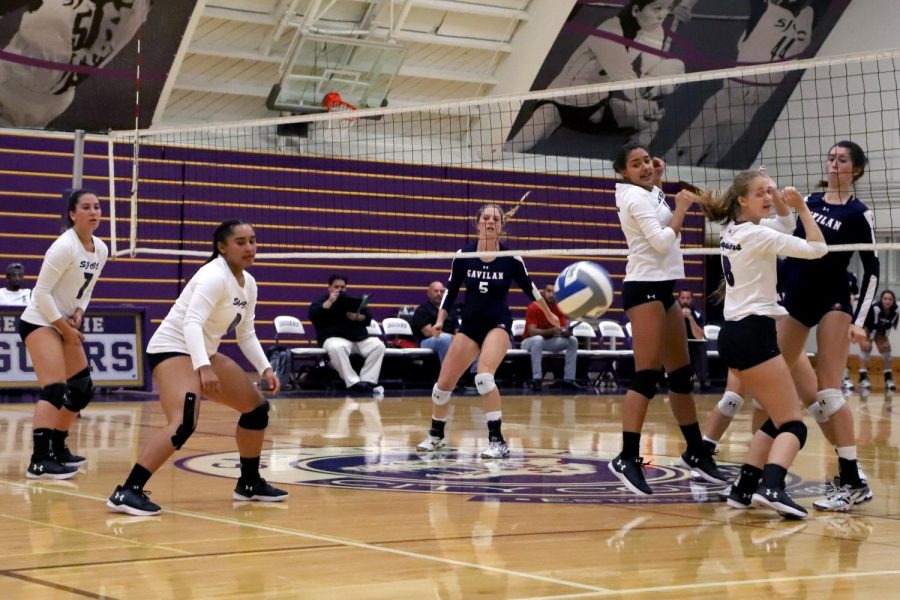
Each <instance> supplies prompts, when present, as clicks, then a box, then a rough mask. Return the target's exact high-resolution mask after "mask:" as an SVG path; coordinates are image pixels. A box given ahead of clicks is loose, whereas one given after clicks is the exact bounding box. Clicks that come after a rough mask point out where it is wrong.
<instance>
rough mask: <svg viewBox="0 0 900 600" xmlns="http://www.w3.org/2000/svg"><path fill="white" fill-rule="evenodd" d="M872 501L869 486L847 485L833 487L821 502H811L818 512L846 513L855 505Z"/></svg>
mask: <svg viewBox="0 0 900 600" xmlns="http://www.w3.org/2000/svg"><path fill="white" fill-rule="evenodd" d="M871 499H872V491H871V490H870V489H869V486H867V485H863V486H861V487H857V488H854V487H850V486H849V485H845V486H841V487H836V486H834V485H832V486H831V488H830V489H829V490H828V493H827V495H826V496H825V497H824V498H822V499H821V500H816V501H815V502H813V506H815V507H816V508H817V509H818V510H826V511H833V512H847V511H848V510H850V509H851V508H853V506H854V505H856V504H862V503H863V502H867V501H869V500H871Z"/></svg>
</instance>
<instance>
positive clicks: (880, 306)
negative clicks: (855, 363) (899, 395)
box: [859, 290, 898, 392]
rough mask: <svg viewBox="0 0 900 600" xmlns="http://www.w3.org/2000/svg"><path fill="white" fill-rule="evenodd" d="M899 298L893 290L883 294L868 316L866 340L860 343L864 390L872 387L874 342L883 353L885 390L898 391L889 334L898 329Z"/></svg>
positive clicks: (860, 365) (861, 374)
mask: <svg viewBox="0 0 900 600" xmlns="http://www.w3.org/2000/svg"><path fill="white" fill-rule="evenodd" d="M897 318H898V313H897V296H895V295H894V292H892V291H891V290H884V291H883V292H881V297H880V298H879V299H878V300H876V301H875V302H873V303H872V306H871V307H869V312H868V314H867V315H866V321H865V323H864V325H863V327H864V328H865V330H866V339H865V340H862V341H861V342H860V343H859V385H860V387H862V388H864V389H868V388H870V387H871V384H870V383H869V356H870V355H871V354H872V341H873V340H874V341H875V346H876V347H877V348H878V351H879V352H880V353H881V358H882V360H883V361H884V389H885V390H887V391H889V392H893V391H894V390H895V389H897V386H896V385H895V384H894V375H893V373H891V361H892V357H891V340H889V339H888V334H889V333H890V330H891V329H897Z"/></svg>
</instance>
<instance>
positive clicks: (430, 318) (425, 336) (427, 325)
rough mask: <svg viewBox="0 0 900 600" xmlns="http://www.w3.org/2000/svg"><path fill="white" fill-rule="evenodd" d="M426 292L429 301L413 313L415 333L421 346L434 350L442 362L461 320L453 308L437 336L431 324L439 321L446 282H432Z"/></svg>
mask: <svg viewBox="0 0 900 600" xmlns="http://www.w3.org/2000/svg"><path fill="white" fill-rule="evenodd" d="M426 293H427V295H428V302H425V303H423V304H420V305H419V306H418V307H417V308H416V312H415V313H413V317H412V330H413V335H414V336H415V337H416V342H417V343H418V344H419V346H420V347H421V348H428V349H430V350H434V351H435V352H436V353H437V355H438V359H439V360H440V361H441V362H444V357H445V356H446V355H447V349H448V348H450V342H452V341H453V334H455V333H456V330H457V328H458V327H459V322H458V321H457V318H456V309H455V308H453V309H451V310H450V312H449V314H448V315H447V318H446V319H445V320H444V329H443V331H442V332H441V333H440V335H438V336H437V337H435V335H434V333H435V332H434V330H433V329H432V328H431V326H432V325H434V323H435V321H437V317H438V309H439V308H440V306H441V299H442V298H443V297H444V284H443V283H441V282H440V281H433V282H431V285H430V286H428V291H427V292H426Z"/></svg>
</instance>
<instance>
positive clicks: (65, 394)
mask: <svg viewBox="0 0 900 600" xmlns="http://www.w3.org/2000/svg"><path fill="white" fill-rule="evenodd" d="M100 214H101V213H100V200H98V199H97V195H96V194H94V193H93V192H90V191H88V190H75V191H73V192H72V193H71V194H70V195H69V202H68V213H67V220H68V227H67V228H66V230H65V231H64V232H63V233H62V235H60V236H59V237H58V238H56V241H55V242H53V244H51V245H50V249H49V250H47V253H46V254H45V255H44V263H43V264H42V265H41V272H40V274H39V275H38V279H37V283H36V284H35V286H34V291H33V292H32V294H31V300H30V301H29V302H28V306H27V307H26V308H25V312H23V313H22V317H21V318H20V319H19V335H20V336H21V337H22V340H23V341H24V342H25V347H26V348H27V349H28V354H29V355H30V356H31V363H32V364H33V365H34V372H35V375H37V379H38V385H40V386H41V391H40V398H39V399H38V401H37V403H36V404H35V406H34V422H33V425H32V427H33V430H32V436H33V438H34V449H33V450H32V454H31V461H30V462H29V464H28V470H27V471H26V476H27V477H28V478H31V479H68V478H70V477H72V476H74V475H75V473H76V472H77V471H78V467H79V466H80V465H82V464H84V462H85V459H84V457H83V456H77V455H75V454H72V452H71V451H70V450H69V448H68V446H67V445H66V437H67V436H68V435H69V429H70V428H71V427H72V424H73V423H74V422H75V418H76V417H77V416H78V413H79V412H80V411H81V410H82V409H83V408H84V407H85V406H87V404H88V402H90V401H91V398H92V397H93V395H94V385H93V383H92V382H91V370H90V368H89V367H88V361H87V356H86V355H85V353H84V346H83V345H82V344H83V342H84V335H82V333H81V331H79V330H80V329H81V322H82V318H83V317H84V311H85V310H86V309H87V307H88V303H89V302H90V301H91V294H92V293H93V291H94V286H95V285H97V279H98V278H99V277H100V272H101V271H102V270H103V265H105V264H106V258H107V256H109V250H108V249H107V247H106V244H104V243H103V241H102V240H101V239H100V238H98V237H96V236H94V232H95V231H96V230H97V227H98V226H99V225H100Z"/></svg>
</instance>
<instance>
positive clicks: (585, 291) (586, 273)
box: [553, 260, 613, 319]
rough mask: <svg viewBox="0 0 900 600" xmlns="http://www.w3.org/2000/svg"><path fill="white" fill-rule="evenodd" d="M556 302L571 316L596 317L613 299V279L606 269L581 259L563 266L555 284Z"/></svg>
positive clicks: (578, 317) (603, 311)
mask: <svg viewBox="0 0 900 600" xmlns="http://www.w3.org/2000/svg"><path fill="white" fill-rule="evenodd" d="M553 291H554V293H555V295H556V304H557V305H558V306H559V309H560V310H561V311H563V312H564V313H565V314H566V316H568V317H569V318H570V319H596V318H598V317H600V316H601V315H602V314H603V313H605V312H606V311H607V309H608V308H609V305H610V304H612V301H613V285H612V279H611V278H610V276H609V273H607V272H606V269H604V268H603V267H601V266H600V265H598V264H597V263H593V262H590V261H586V260H584V261H581V262H577V263H574V264H571V265H569V266H568V267H566V268H565V269H563V271H562V273H560V274H559V277H557V278H556V283H555V284H554V285H553Z"/></svg>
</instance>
